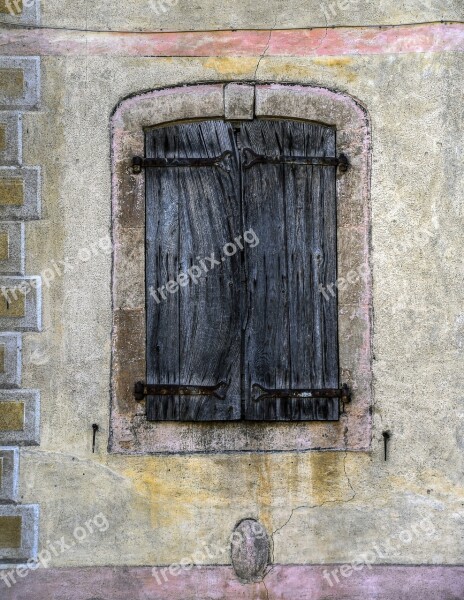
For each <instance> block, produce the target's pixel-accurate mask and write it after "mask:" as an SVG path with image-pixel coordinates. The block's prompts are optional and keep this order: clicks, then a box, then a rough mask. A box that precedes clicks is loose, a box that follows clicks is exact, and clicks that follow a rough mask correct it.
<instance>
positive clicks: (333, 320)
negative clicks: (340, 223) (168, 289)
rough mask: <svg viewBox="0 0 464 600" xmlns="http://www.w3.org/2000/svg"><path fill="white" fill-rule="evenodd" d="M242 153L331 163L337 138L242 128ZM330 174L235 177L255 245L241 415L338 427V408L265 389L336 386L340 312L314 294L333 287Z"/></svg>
mask: <svg viewBox="0 0 464 600" xmlns="http://www.w3.org/2000/svg"><path fill="white" fill-rule="evenodd" d="M240 146H241V148H242V149H244V148H251V149H252V150H253V151H254V152H256V153H257V154H265V155H268V156H272V157H275V156H280V155H285V156H319V157H320V156H335V131H334V130H333V129H331V128H328V127H323V126H320V125H316V124H308V123H303V122H295V121H293V122H291V121H270V120H267V121H266V120H262V121H261V120H259V121H253V122H250V123H244V124H243V125H242V127H241V130H240ZM335 174H336V172H335V167H321V166H317V167H308V166H304V165H294V164H269V163H267V164H256V165H254V166H253V167H251V168H249V169H242V181H243V197H244V199H245V201H244V208H243V210H244V227H245V228H249V227H252V228H253V229H254V230H255V232H256V233H257V235H258V237H259V239H260V244H259V245H258V246H257V247H256V248H253V249H248V250H247V251H246V253H245V269H246V277H245V279H246V284H245V285H246V288H247V289H246V293H247V299H248V300H247V320H246V324H245V329H244V334H243V335H244V345H245V349H244V353H245V356H244V371H245V376H244V380H245V386H244V390H243V392H244V395H245V403H246V411H245V416H246V418H247V419H251V420H327V419H337V418H338V400H336V399H300V398H273V399H266V400H262V401H258V402H255V401H254V400H252V399H251V389H252V385H253V384H259V385H262V386H264V387H267V388H280V389H285V388H296V389H301V388H326V387H338V347H337V335H338V334H337V303H336V298H334V299H332V300H330V301H327V300H325V299H324V297H323V295H322V294H321V293H320V291H319V284H320V283H322V284H323V285H326V284H327V283H328V282H335V280H336V279H337V265H336V260H337V253H336V195H335Z"/></svg>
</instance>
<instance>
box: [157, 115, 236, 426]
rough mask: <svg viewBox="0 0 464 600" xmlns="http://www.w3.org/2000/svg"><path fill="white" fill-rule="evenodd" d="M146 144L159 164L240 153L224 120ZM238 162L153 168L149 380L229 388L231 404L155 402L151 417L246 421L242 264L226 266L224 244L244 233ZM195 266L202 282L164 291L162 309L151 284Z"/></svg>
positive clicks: (165, 131)
mask: <svg viewBox="0 0 464 600" xmlns="http://www.w3.org/2000/svg"><path fill="white" fill-rule="evenodd" d="M146 143H147V148H146V151H147V156H149V157H155V156H156V157H169V158H195V157H213V156H218V155H220V154H222V153H223V152H225V151H230V152H231V153H232V154H233V153H234V147H233V145H232V138H231V130H230V126H229V125H228V124H225V123H223V122H215V121H203V122H198V123H190V124H185V125H178V126H174V127H169V128H159V129H153V130H151V131H149V132H147V135H146ZM228 162H229V164H228V168H229V171H226V170H224V169H221V168H218V167H196V166H192V167H176V168H161V169H147V246H146V248H147V257H146V258H147V261H146V265H147V267H146V269H147V271H146V283H147V349H148V351H147V383H171V384H179V385H209V386H212V385H216V384H218V383H219V382H221V381H227V382H228V383H229V388H228V391H227V394H226V398H225V399H224V400H219V399H218V398H215V397H212V396H164V397H161V396H156V397H151V398H149V400H148V418H149V419H155V420H181V421H197V420H201V421H204V420H228V419H239V418H240V361H239V357H240V311H239V307H238V302H239V297H240V291H239V287H240V262H239V261H240V257H239V255H235V256H231V257H226V258H225V260H224V261H221V258H222V257H223V254H222V247H223V246H224V244H226V243H228V242H230V241H232V240H233V239H234V237H235V236H237V235H238V234H239V233H240V209H239V207H240V201H239V184H238V168H237V161H236V159H235V157H234V156H232V157H231V159H230V160H229V161H228ZM212 254H214V257H215V259H216V260H219V261H221V264H220V265H214V266H213V267H212V268H211V263H210V261H208V260H206V259H207V258H209V257H211V255H212ZM202 261H203V262H202ZM203 265H206V268H207V269H208V271H207V272H205V268H204V267H203ZM192 267H196V269H195V270H194V275H195V276H196V275H199V276H198V277H195V280H193V279H190V280H189V283H188V284H187V285H185V286H183V287H182V286H180V287H179V288H178V289H177V290H176V291H175V293H172V294H171V293H169V292H168V293H167V294H166V295H167V299H166V300H164V299H162V298H161V296H160V294H159V295H158V297H159V299H160V301H159V303H158V302H156V300H155V299H154V298H153V297H152V296H150V293H149V288H150V286H152V285H153V287H154V288H155V289H158V288H159V287H160V286H161V285H165V284H166V283H167V282H168V281H169V280H176V279H177V276H178V274H179V273H187V272H188V270H189V269H191V268H192ZM199 272H201V274H200V273H199Z"/></svg>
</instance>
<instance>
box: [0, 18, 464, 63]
mask: <svg viewBox="0 0 464 600" xmlns="http://www.w3.org/2000/svg"><path fill="white" fill-rule="evenodd" d="M447 51H453V52H463V51H464V25H463V24H461V23H436V24H424V25H399V26H388V27H356V28H353V27H340V28H334V29H327V30H326V29H296V30H275V31H272V32H271V31H264V30H263V31H253V30H240V31H209V32H205V31H192V32H177V33H140V32H134V33H121V32H79V31H71V30H55V29H47V28H40V29H39V28H37V29H6V30H3V31H2V32H1V33H0V54H2V55H12V54H18V55H42V56H53V55H58V56H61V55H113V56H152V57H155V56H159V57H163V56H166V57H171V56H191V57H195V56H197V57H202V56H204V57H208V56H260V55H262V54H263V53H265V54H266V56H340V55H368V54H400V53H408V52H447Z"/></svg>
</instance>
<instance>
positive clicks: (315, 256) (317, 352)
mask: <svg viewBox="0 0 464 600" xmlns="http://www.w3.org/2000/svg"><path fill="white" fill-rule="evenodd" d="M335 141H336V140H335V130H334V129H332V128H330V127H325V126H322V125H318V124H312V123H304V122H297V121H277V120H258V121H252V122H246V123H242V124H240V127H239V128H238V129H237V132H236V134H235V135H234V132H233V131H232V128H231V126H230V124H227V123H224V122H221V121H202V122H195V123H189V124H183V125H176V126H172V127H164V128H157V129H152V130H150V131H148V132H147V134H146V156H147V158H148V159H150V158H151V159H156V160H155V161H154V162H155V163H156V165H155V166H153V165H152V166H153V168H147V171H146V182H147V184H146V185H147V204H146V223H147V232H146V237H147V243H146V286H147V384H148V385H155V386H157V390H160V391H159V394H154V395H152V396H148V398H147V416H148V419H150V420H181V421H211V420H234V419H240V418H242V419H249V420H266V421H279V420H294V421H298V420H336V419H338V417H339V400H338V398H336V397H333V398H332V397H328V398H310V397H308V395H309V394H307V393H306V391H307V390H315V389H316V390H320V389H327V388H339V366H338V332H337V312H338V311H337V298H336V296H334V297H331V296H330V299H329V300H327V294H325V295H324V294H322V293H321V291H320V289H319V286H320V285H323V286H327V284H330V283H335V281H336V279H337V243H336V164H335V162H334V161H332V162H333V164H331V161H330V160H321V161H318V160H317V159H318V158H321V159H322V158H328V159H330V157H335V145H336V144H335ZM226 155H227V156H226ZM250 229H251V230H253V232H254V235H256V236H257V238H258V239H259V244H258V245H254V247H251V246H250V247H249V246H247V244H246V243H245V244H244V250H243V251H241V252H237V253H236V254H234V255H232V256H225V255H224V253H223V248H224V246H225V244H228V243H230V242H233V241H234V239H235V237H236V236H237V235H243V232H245V231H248V230H250ZM212 253H213V255H214V258H215V260H218V261H219V263H220V264H219V265H217V264H215V265H214V266H213V265H209V261H207V259H208V258H209V257H210V256H211V254H212ZM205 260H206V262H207V263H208V267H209V266H211V268H208V272H205V273H204V274H202V276H201V280H200V281H199V282H198V283H194V282H192V281H190V282H189V283H188V285H186V286H185V287H180V288H178V289H175V291H174V293H169V291H166V289H164V291H161V292H158V289H159V288H160V287H161V286H166V284H167V283H168V282H169V281H176V280H177V279H178V275H179V274H180V273H187V272H188V270H189V269H191V268H192V267H196V268H197V270H198V269H202V268H203V265H204V264H205ZM334 289H335V288H334ZM163 296H164V297H163ZM224 382H225V383H226V384H227V385H224ZM220 384H223V386H222V387H221V389H220V391H221V394H220V396H221V397H217V394H216V395H215V394H214V393H211V388H215V387H216V386H219V385H220ZM172 386H177V387H172ZM205 387H207V388H209V393H206V392H205V393H204V394H203V393H202V392H203V391H204V388H205ZM200 388H201V389H200ZM176 390H177V392H178V393H176ZM279 392H280V393H279ZM305 395H306V397H305ZM260 396H261V398H260ZM298 396H299V397H298Z"/></svg>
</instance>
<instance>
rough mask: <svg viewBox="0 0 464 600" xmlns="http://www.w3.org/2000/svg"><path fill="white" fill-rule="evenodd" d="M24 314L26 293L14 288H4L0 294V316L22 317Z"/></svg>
mask: <svg viewBox="0 0 464 600" xmlns="http://www.w3.org/2000/svg"><path fill="white" fill-rule="evenodd" d="M25 314H26V295H25V293H24V292H23V291H21V290H18V289H17V288H16V289H14V288H13V289H11V290H6V293H5V295H3V294H2V295H0V317H15V318H20V317H24V315H25Z"/></svg>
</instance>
